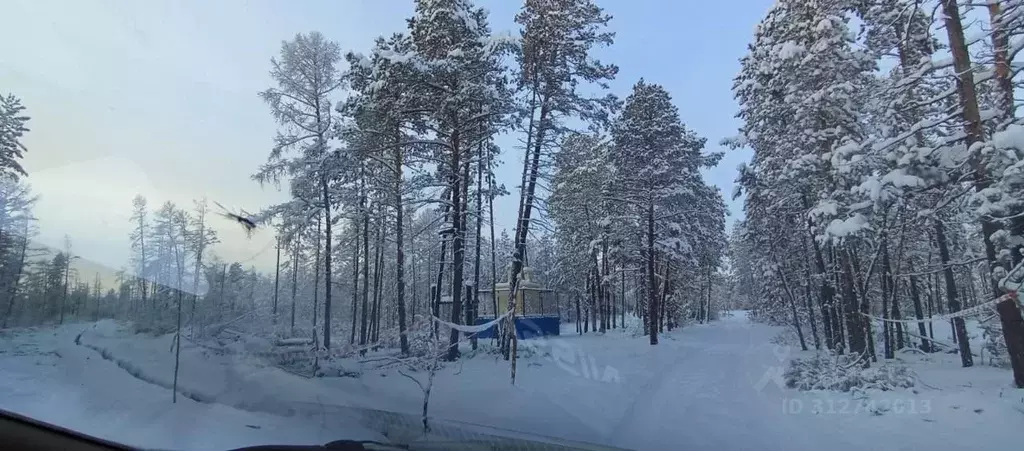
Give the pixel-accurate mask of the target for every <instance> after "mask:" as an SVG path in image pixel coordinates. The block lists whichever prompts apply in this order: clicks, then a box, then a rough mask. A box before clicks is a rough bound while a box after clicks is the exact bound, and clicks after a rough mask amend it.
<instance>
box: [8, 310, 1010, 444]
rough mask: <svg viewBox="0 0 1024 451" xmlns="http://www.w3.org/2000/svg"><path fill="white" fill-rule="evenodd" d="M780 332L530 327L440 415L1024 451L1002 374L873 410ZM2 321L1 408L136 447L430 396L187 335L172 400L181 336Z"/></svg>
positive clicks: (738, 438) (665, 438) (210, 440)
mask: <svg viewBox="0 0 1024 451" xmlns="http://www.w3.org/2000/svg"><path fill="white" fill-rule="evenodd" d="M97 326H98V327H97ZM83 330H85V333H84V334H82V338H81V342H82V345H76V344H75V338H76V337H77V336H78V334H79V333H80V332H82V331H83ZM779 330H780V329H778V328H775V327H769V326H765V325H760V324H751V323H749V322H748V321H747V319H746V317H745V315H742V314H740V315H735V316H731V317H726V318H723V319H722V320H720V321H717V322H714V323H711V324H706V325H693V326H687V327H686V328H685V329H683V330H678V331H674V332H672V333H669V334H666V335H663V337H662V340H661V344H659V345H658V346H650V345H648V344H647V340H646V339H645V338H642V337H631V336H629V335H627V334H624V333H622V332H618V331H615V332H609V333H607V334H605V335H603V336H602V335H600V334H587V335H584V336H578V335H575V334H567V335H564V336H562V337H559V338H555V339H551V340H531V341H530V342H523V343H524V346H526V347H529V348H530V349H524V352H523V355H524V358H523V359H522V360H521V361H520V364H519V370H518V377H517V383H516V385H515V386H512V385H509V383H508V363H507V362H504V361H502V360H501V359H499V358H496V357H492V356H491V355H488V354H482V355H477V356H475V357H468V358H465V359H463V360H462V361H460V363H458V364H455V365H451V366H449V367H447V368H445V369H444V370H442V371H441V372H440V373H439V374H438V377H437V379H436V381H435V385H434V391H433V394H432V398H431V416H432V417H435V418H438V419H450V420H456V421H461V422H468V423H474V424H479V425H485V426H490V427H497V428H503V429H511V430H516V431H523V432H527V433H529V434H532V435H541V436H550V437H559V438H564V439H569V440H576V441H586V442H591V443H603V444H608V445H613V446H618V447H622V448H630V449H644V450H646V449H654V450H661V449H665V450H688V449H694V450H704V449H721V450H733V449H766V450H818V449H822V448H828V449H834V450H847V449H849V450H853V449H867V448H870V449H894V450H911V449H929V450H943V449H951V450H954V449H955V450H958V451H962V450H963V449H971V448H975V447H979V446H980V447H983V448H984V449H993V450H999V449H1016V448H1017V446H1015V445H1014V444H1015V443H1017V441H1016V439H1017V437H1016V435H1017V434H1016V431H1017V430H1018V425H1019V424H1020V421H1021V420H1022V419H1024V415H1022V414H1021V413H1020V412H1019V411H1018V410H1016V409H1017V408H1018V407H1019V406H1020V405H1021V404H1020V403H1019V402H1018V400H1017V399H1016V398H1021V397H1022V394H1021V391H1020V390H1014V389H1009V388H1004V386H1005V385H1006V381H1007V380H1008V378H1006V374H1007V373H1006V372H1005V371H1004V370H997V369H994V368H986V367H978V368H971V369H961V368H957V367H955V366H952V367H951V366H942V364H941V363H930V364H929V365H930V366H928V368H930V369H929V370H928V371H930V372H928V373H919V376H920V377H921V378H922V379H923V380H927V381H928V385H929V386H932V387H935V389H931V388H918V389H914V390H912V391H909V390H908V391H901V392H886V393H883V394H879V395H876V397H875V398H873V399H871V400H870V401H871V402H872V403H883V402H884V403H888V404H889V405H890V406H896V405H897V404H898V403H899V405H902V406H904V408H902V409H889V410H888V411H886V412H884V413H881V414H876V413H872V412H871V411H868V409H860V408H857V407H856V406H857V401H856V400H852V398H851V397H850V395H848V394H838V393H808V392H797V391H794V390H790V389H786V388H784V387H782V386H780V385H778V384H777V382H781V378H780V376H781V373H780V371H781V369H782V368H784V366H785V362H786V360H787V359H788V358H789V357H790V355H789V354H790V352H791V349H790V348H788V347H784V346H776V345H773V344H771V340H772V338H773V337H774V336H776V335H777V334H778V333H779ZM3 334H4V335H2V336H0V344H2V346H0V407H4V408H9V409H11V410H14V411H17V412H21V413H25V414H28V415H30V416H33V417H37V418H40V419H43V420H45V421H51V422H53V423H56V424H60V425H63V426H67V427H71V428H74V429H79V430H83V431H85V432H89V433H92V434H94V435H98V436H101V437H104V438H109V439H112V440H117V441H124V442H128V443H131V444H135V445H143V446H151V447H163V448H189V449H192V448H199V449H224V448H227V447H231V446H240V445H245V444H257V443H323V442H327V441H331V440H335V439H339V438H379V434H377V432H376V431H378V430H379V429H378V428H376V427H372V428H371V429H373V430H374V432H370V431H367V430H365V429H362V428H361V427H360V426H359V425H358V424H353V420H352V418H353V410H352V408H353V407H354V408H376V409H384V410H389V411H396V412H400V413H403V414H408V415H407V416H406V417H405V419H406V420H408V419H411V420H409V421H406V420H402V418H401V416H395V417H384V418H381V419H380V422H381V423H387V422H393V421H396V419H398V420H402V421H406V422H407V423H410V424H409V425H407V426H410V427H416V425H415V424H414V423H416V421H415V419H416V417H415V414H418V412H419V408H420V403H421V395H420V393H419V389H418V388H417V387H416V386H415V385H414V384H413V383H412V382H410V381H409V380H408V379H405V378H403V377H401V376H400V375H398V374H396V373H395V372H394V371H387V370H366V371H365V372H364V373H363V375H362V377H359V378H352V377H325V378H317V379H307V378H303V377H299V376H295V375H292V374H290V373H287V372H284V371H281V370H280V369H277V368H275V367H272V366H267V365H263V364H260V363H259V362H257V361H254V360H253V359H251V358H246V357H241V356H237V355H235V356H232V355H226V354H219V353H211V352H208V350H205V349H204V348H202V347H198V346H194V345H189V346H185V347H183V348H182V372H181V375H180V381H179V382H180V387H181V389H183V390H184V391H187V392H188V393H189V394H190V396H193V397H197V398H200V399H202V400H203V402H202V403H198V402H195V401H193V400H191V399H188V398H185V397H179V402H178V404H176V405H171V404H170V403H169V400H170V393H169V391H168V390H167V389H166V388H165V387H166V386H167V384H168V383H169V381H170V379H169V378H170V371H169V369H170V368H171V365H172V364H173V359H172V355H171V354H170V353H168V344H169V341H168V340H167V338H168V337H167V336H165V337H157V338H154V337H145V336H138V335H125V332H124V331H123V330H121V329H120V328H118V327H115V325H114V324H113V323H112V322H109V321H107V322H100V323H99V324H98V325H93V324H90V325H73V326H62V327H59V328H56V329H55V328H48V329H36V330H33V331H20V332H18V333H17V334H11V333H8V332H4V333H3ZM97 349H98V350H99V351H97ZM792 352H795V351H792ZM101 354H105V355H106V358H103V357H101ZM531 354H532V355H531ZM108 359H109V360H108ZM115 362H118V363H117V364H115ZM119 365H120V366H119ZM130 373H132V374H130ZM133 374H134V375H133ZM777 376H779V377H777ZM140 377H141V379H145V380H148V381H149V382H144V381H143V380H140ZM1015 397H1016V398H1015ZM906 406H910V407H909V408H907V407H906ZM925 407H927V408H925ZM275 414H280V415H288V417H283V416H279V415H275ZM489 432H491V433H493V432H494V431H489ZM353 435H355V436H358V437H354V436H353Z"/></svg>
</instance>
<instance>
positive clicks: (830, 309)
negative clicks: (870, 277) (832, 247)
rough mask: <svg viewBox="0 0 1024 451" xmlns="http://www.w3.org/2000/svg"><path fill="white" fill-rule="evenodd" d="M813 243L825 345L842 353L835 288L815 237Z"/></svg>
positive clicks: (840, 327)
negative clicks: (818, 279) (819, 281)
mask: <svg viewBox="0 0 1024 451" xmlns="http://www.w3.org/2000/svg"><path fill="white" fill-rule="evenodd" d="M805 204H806V202H805ZM807 225H808V230H810V221H808V223H807ZM805 243H806V241H805ZM805 245H806V244H805ZM811 245H812V247H813V250H814V263H815V265H816V275H817V276H818V277H819V278H821V288H820V296H819V298H818V300H819V302H821V319H822V326H823V329H824V333H825V346H827V347H828V348H829V349H832V350H834V351H836V352H838V353H840V354H841V353H842V348H843V338H842V334H841V333H840V331H841V329H842V325H841V324H840V322H839V315H838V314H837V313H836V312H837V311H838V307H837V306H836V305H835V298H834V294H835V289H834V288H833V286H832V284H831V283H830V282H829V277H828V274H827V271H826V269H825V268H826V266H825V257H824V256H823V255H822V251H821V247H820V246H819V245H818V242H817V241H814V239H813V238H812V239H811Z"/></svg>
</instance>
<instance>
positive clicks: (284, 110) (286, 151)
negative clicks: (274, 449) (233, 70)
mask: <svg viewBox="0 0 1024 451" xmlns="http://www.w3.org/2000/svg"><path fill="white" fill-rule="evenodd" d="M340 60H341V50H340V48H339V47H338V44H337V43H335V42H332V41H330V40H328V39H327V38H325V37H324V36H323V35H322V34H320V33H319V32H312V33H309V34H308V35H307V34H298V35H296V36H295V38H294V39H292V40H291V41H285V42H283V43H282V44H281V54H280V56H279V58H272V59H271V71H270V76H271V78H273V79H274V82H275V83H276V85H277V86H276V87H272V88H270V89H267V90H266V91H263V92H261V93H260V96H261V97H262V98H263V100H264V101H265V102H266V103H267V105H268V106H269V107H270V110H271V113H272V114H273V116H274V119H276V120H277V122H278V123H279V124H280V126H281V128H280V129H279V130H278V134H277V137H276V138H275V140H274V147H273V149H272V150H271V152H270V155H269V156H268V158H267V163H266V164H265V165H263V166H262V167H261V168H260V170H259V171H258V172H257V173H256V174H255V175H254V176H253V178H254V179H256V180H257V181H259V182H261V183H267V182H273V183H276V182H278V181H279V180H280V179H281V178H282V177H285V176H287V177H291V178H293V179H302V181H303V183H302V184H301V185H302V186H303V187H304V188H306V189H305V190H303V191H302V192H298V193H296V192H293V196H294V197H296V198H297V199H299V200H301V202H302V203H304V204H306V205H309V206H310V207H311V208H310V209H311V210H317V209H319V210H320V211H322V212H323V214H322V217H321V220H322V222H323V224H324V229H325V230H324V231H325V233H324V239H323V248H324V249H323V256H324V266H323V267H324V275H325V278H324V279H325V283H324V316H323V318H324V325H323V334H324V339H323V346H324V348H327V349H330V346H331V313H330V312H331V301H332V296H331V290H332V282H331V281H332V274H331V270H332V264H331V258H332V252H331V244H332V239H333V234H332V232H331V228H332V225H333V223H334V216H333V210H334V207H335V203H336V199H335V198H334V196H332V191H331V186H332V185H333V184H334V182H335V181H336V179H337V177H338V173H339V171H340V168H339V158H337V156H336V154H335V153H332V152H330V147H331V144H330V142H331V140H332V139H333V138H334V130H333V124H334V117H333V115H332V105H333V99H332V95H333V93H334V92H335V91H336V90H337V89H338V88H339V87H340V86H341V76H340V73H339V71H338V67H337V65H338V63H339V62H340ZM313 193H315V194H313ZM307 196H308V197H307Z"/></svg>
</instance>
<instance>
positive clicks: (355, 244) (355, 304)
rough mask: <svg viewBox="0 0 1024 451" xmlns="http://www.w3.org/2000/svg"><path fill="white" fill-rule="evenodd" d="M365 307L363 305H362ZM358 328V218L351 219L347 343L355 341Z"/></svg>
mask: <svg viewBox="0 0 1024 451" xmlns="http://www.w3.org/2000/svg"><path fill="white" fill-rule="evenodd" d="M364 309H365V307H364ZM358 328H359V220H358V219H353V220H352V332H351V333H350V334H349V337H348V342H349V344H355V343H356V329H358Z"/></svg>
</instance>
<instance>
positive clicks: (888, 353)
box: [879, 232, 896, 359]
mask: <svg viewBox="0 0 1024 451" xmlns="http://www.w3.org/2000/svg"><path fill="white" fill-rule="evenodd" d="M881 241H882V242H881V243H880V246H882V248H881V249H880V252H881V253H882V275H881V277H879V282H880V283H881V285H882V317H883V318H887V317H888V316H889V302H890V299H889V296H890V294H892V290H891V286H892V268H891V266H890V262H889V236H888V234H885V232H883V234H882V236H881ZM892 338H893V337H892V325H891V324H890V323H889V322H888V321H883V322H882V348H883V352H884V353H885V358H886V359H894V358H896V352H895V350H894V349H893V346H892V344H893V343H892Z"/></svg>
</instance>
